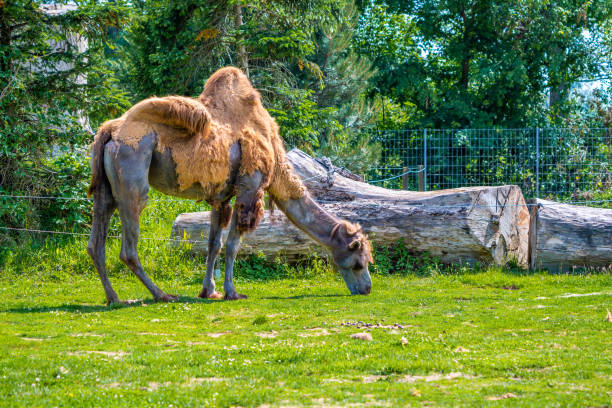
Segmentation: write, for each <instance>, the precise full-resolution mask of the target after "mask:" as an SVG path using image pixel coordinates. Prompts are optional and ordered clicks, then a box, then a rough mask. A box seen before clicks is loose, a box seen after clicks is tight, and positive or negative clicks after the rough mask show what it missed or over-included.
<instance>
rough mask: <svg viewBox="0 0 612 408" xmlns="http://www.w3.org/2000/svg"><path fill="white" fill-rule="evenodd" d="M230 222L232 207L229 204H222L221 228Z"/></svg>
mask: <svg viewBox="0 0 612 408" xmlns="http://www.w3.org/2000/svg"><path fill="white" fill-rule="evenodd" d="M231 220H232V206H231V205H230V203H223V205H222V207H221V228H225V227H227V226H228V225H229V223H230V221H231Z"/></svg>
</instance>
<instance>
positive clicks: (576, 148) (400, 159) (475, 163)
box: [0, 128, 612, 244]
mask: <svg viewBox="0 0 612 408" xmlns="http://www.w3.org/2000/svg"><path fill="white" fill-rule="evenodd" d="M370 132H372V134H371V139H372V140H373V141H374V142H376V143H379V144H380V145H381V147H382V156H381V160H380V164H379V165H378V166H374V167H371V168H370V169H369V170H368V172H367V173H366V175H365V178H366V181H367V182H369V183H372V184H376V185H379V186H382V187H385V188H396V189H399V188H403V189H407V190H419V189H421V190H440V189H447V188H456V187H466V186H487V185H503V184H516V185H518V186H519V187H521V189H522V191H523V194H524V196H525V197H526V198H531V197H538V198H547V199H551V200H555V201H558V202H559V203H550V204H547V205H550V206H554V205H560V204H574V205H604V204H609V203H611V202H612V172H611V170H610V168H611V163H612V128H590V129H559V128H531V129H410V130H373V131H370ZM314 177H318V176H313V178H314ZM306 180H308V179H306ZM0 199H2V200H33V199H34V200H83V201H91V199H90V198H87V197H52V196H25V195H23V196H19V195H6V194H0ZM2 200H0V203H1V202H2ZM150 201H176V202H179V201H181V199H178V198H173V197H167V198H165V197H164V198H155V199H151V200H150ZM522 205H524V206H526V207H530V206H531V205H535V204H521V206H522ZM417 206H418V205H417ZM419 207H421V206H419ZM426 207H427V209H432V210H439V209H444V208H457V207H465V208H466V209H470V208H476V207H488V208H491V207H494V205H493V206H491V205H429V204H428V205H427V206H426ZM0 230H4V231H7V232H13V233H23V232H28V233H36V234H43V235H45V234H52V235H73V236H87V235H89V234H85V233H78V232H70V231H52V230H40V229H31V228H15V227H5V226H0ZM109 238H119V237H118V236H110V237H109ZM141 239H144V240H155V241H177V240H176V239H166V238H156V237H146V236H143V237H141ZM181 241H182V242H187V243H194V244H196V243H197V244H200V243H203V241H200V240H181Z"/></svg>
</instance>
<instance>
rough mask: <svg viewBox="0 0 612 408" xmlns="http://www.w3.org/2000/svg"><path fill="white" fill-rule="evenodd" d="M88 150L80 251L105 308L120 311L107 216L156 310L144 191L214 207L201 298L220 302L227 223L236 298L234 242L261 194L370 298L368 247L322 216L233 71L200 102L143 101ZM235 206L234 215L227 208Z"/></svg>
mask: <svg viewBox="0 0 612 408" xmlns="http://www.w3.org/2000/svg"><path fill="white" fill-rule="evenodd" d="M92 146H93V148H92V181H91V186H90V188H89V194H93V197H94V210H93V222H92V229H91V236H90V239H89V243H88V245H87V251H88V253H89V255H90V256H91V258H92V260H93V263H94V265H95V267H96V269H97V270H98V274H99V275H100V279H101V281H102V285H103V286H104V291H105V293H106V299H107V301H108V303H113V302H118V301H119V298H118V297H117V294H116V292H115V291H114V289H113V287H112V286H111V283H110V281H109V279H108V277H107V274H106V268H105V249H104V245H105V241H106V236H107V232H108V227H109V222H110V218H111V215H112V214H113V212H114V211H115V209H118V210H119V217H120V219H121V227H122V233H121V239H122V242H121V253H120V258H121V260H122V261H123V262H125V264H126V265H127V266H128V267H129V268H130V269H131V270H132V272H134V274H135V275H136V276H137V277H138V278H139V279H140V280H141V281H142V283H143V284H144V285H145V286H146V287H147V289H148V290H149V291H150V292H151V294H152V295H153V297H154V298H155V300H157V301H170V300H174V299H176V297H175V296H172V295H168V294H166V293H164V292H163V291H162V290H161V289H160V288H159V287H157V286H156V285H155V284H154V283H153V282H152V281H151V279H150V278H149V277H148V276H147V274H146V273H145V271H144V270H143V268H142V265H141V263H140V260H139V258H138V253H137V250H136V244H137V242H138V232H139V218H140V213H141V212H142V210H143V209H144V207H145V205H146V204H147V193H148V191H149V186H152V187H154V188H155V189H156V190H159V191H161V192H163V193H165V194H169V195H173V196H177V197H183V198H190V199H194V200H205V201H206V202H208V203H209V204H210V205H211V206H212V225H211V231H210V234H209V244H208V245H209V250H208V259H207V262H206V274H205V276H204V283H203V287H202V291H201V292H200V294H199V297H202V298H210V299H219V298H221V297H222V295H221V294H219V293H218V292H216V291H215V281H214V279H213V270H214V266H215V261H216V259H217V256H218V254H219V252H220V250H221V231H222V229H223V228H225V227H227V226H228V224H229V228H230V232H229V235H228V238H227V241H226V250H225V256H226V261H225V282H224V290H225V299H242V298H245V297H246V296H244V295H241V294H239V293H237V292H236V289H235V288H234V284H233V281H232V270H233V266H234V259H235V258H236V253H237V252H238V247H239V244H240V237H241V235H242V234H244V233H245V232H249V231H252V230H253V229H254V228H256V227H257V224H258V223H259V221H260V220H261V218H262V217H263V194H264V193H263V192H264V190H265V191H267V192H268V193H269V195H270V196H271V198H272V200H273V201H274V203H275V204H276V206H278V208H280V210H281V211H283V212H284V213H285V214H287V216H288V218H289V219H290V220H291V221H292V222H293V223H294V224H295V225H296V226H298V227H299V228H301V229H302V230H304V231H305V232H306V233H308V234H309V235H310V236H311V237H312V238H313V239H315V240H316V241H318V242H319V243H321V244H322V245H323V246H325V247H327V248H329V250H330V252H331V255H332V259H333V261H334V264H335V265H336V266H337V269H338V270H339V271H340V273H341V274H342V276H343V278H344V280H345V282H346V285H347V286H348V289H349V290H350V291H351V293H352V294H368V293H369V292H370V290H371V287H372V281H371V278H370V274H369V272H368V264H369V263H370V262H371V260H372V257H371V248H370V244H369V242H368V240H367V237H366V236H365V234H364V233H363V232H362V230H361V227H360V226H359V225H356V224H351V223H349V222H347V221H344V220H341V219H339V218H337V217H335V216H334V215H333V214H330V213H329V212H327V211H326V210H324V209H323V208H322V207H320V206H319V205H318V204H317V203H316V202H315V201H314V200H313V199H312V198H311V197H310V195H309V194H308V192H307V190H306V188H305V187H304V185H303V184H302V182H301V180H300V179H299V178H298V177H297V176H296V175H295V174H294V172H293V168H292V167H291V165H290V163H289V162H288V160H287V158H286V154H285V149H284V147H283V142H282V140H281V138H280V136H279V127H278V125H277V124H276V122H275V121H274V119H273V118H272V117H271V116H270V115H269V114H268V112H267V111H266V109H265V108H264V107H263V105H262V102H261V96H260V94H259V92H257V90H255V88H253V86H252V85H251V83H250V82H249V80H248V78H247V77H246V76H245V75H244V74H243V73H242V71H240V70H239V69H237V68H233V67H227V68H222V69H220V70H218V71H217V72H216V73H214V74H213V75H212V76H211V77H210V78H209V80H208V81H207V82H206V85H205V86H204V91H203V92H202V94H201V95H200V96H199V98H198V99H194V98H187V97H182V96H167V97H163V98H157V97H153V98H149V99H146V100H144V101H141V102H139V103H137V104H136V105H134V106H133V107H132V108H131V109H129V110H128V111H127V112H126V113H125V114H124V115H123V116H121V117H120V118H118V119H114V120H111V121H108V122H105V123H104V124H102V126H100V129H99V130H98V133H97V134H96V136H95V139H94V143H93V145H92ZM234 196H235V197H236V200H235V204H234V208H233V210H232V207H231V206H230V199H231V198H232V197H234Z"/></svg>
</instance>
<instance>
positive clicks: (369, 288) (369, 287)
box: [363, 285, 372, 295]
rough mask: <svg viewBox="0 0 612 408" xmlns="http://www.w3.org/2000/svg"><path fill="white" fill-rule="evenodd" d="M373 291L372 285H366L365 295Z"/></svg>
mask: <svg viewBox="0 0 612 408" xmlns="http://www.w3.org/2000/svg"><path fill="white" fill-rule="evenodd" d="M371 291H372V285H366V286H365V288H364V293H363V294H364V295H369V294H370V292H371Z"/></svg>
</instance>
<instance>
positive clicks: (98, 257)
mask: <svg viewBox="0 0 612 408" xmlns="http://www.w3.org/2000/svg"><path fill="white" fill-rule="evenodd" d="M115 208H117V203H116V202H115V199H114V198H113V195H112V193H111V187H110V185H109V184H108V180H106V179H104V180H103V182H102V183H100V184H99V185H98V186H97V188H96V190H95V192H94V211H93V219H92V225H91V235H90V236H89V243H88V244H87V252H88V253H89V256H90V257H91V259H92V261H93V263H94V265H95V267H96V269H97V271H98V275H99V276H100V280H101V281H102V286H103V287H104V293H105V294H106V303H107V304H111V303H116V302H119V297H118V296H117V293H116V292H115V290H114V289H113V287H112V285H111V283H110V281H109V280H108V276H107V275H106V249H105V244H106V237H107V234H108V226H109V224H110V219H111V216H112V215H113V212H115Z"/></svg>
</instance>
